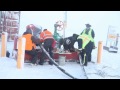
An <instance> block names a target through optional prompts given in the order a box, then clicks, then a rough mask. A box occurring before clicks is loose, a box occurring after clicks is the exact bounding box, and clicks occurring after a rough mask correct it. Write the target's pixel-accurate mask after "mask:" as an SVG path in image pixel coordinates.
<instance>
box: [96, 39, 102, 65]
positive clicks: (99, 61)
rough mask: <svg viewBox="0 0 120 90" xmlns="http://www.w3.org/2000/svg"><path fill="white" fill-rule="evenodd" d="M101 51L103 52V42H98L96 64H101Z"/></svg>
mask: <svg viewBox="0 0 120 90" xmlns="http://www.w3.org/2000/svg"><path fill="white" fill-rule="evenodd" d="M102 50H103V42H102V41H99V42H98V55H97V63H99V64H100V63H101V57H102Z"/></svg>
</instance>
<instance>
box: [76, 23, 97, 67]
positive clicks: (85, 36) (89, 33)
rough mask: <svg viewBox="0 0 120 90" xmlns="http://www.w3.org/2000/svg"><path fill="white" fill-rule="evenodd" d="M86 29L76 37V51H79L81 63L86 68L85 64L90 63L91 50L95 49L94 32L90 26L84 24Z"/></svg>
mask: <svg viewBox="0 0 120 90" xmlns="http://www.w3.org/2000/svg"><path fill="white" fill-rule="evenodd" d="M85 25H86V28H85V29H84V30H83V31H82V33H81V34H80V35H79V36H78V38H77V39H78V50H79V51H80V54H81V58H82V62H83V64H84V65H85V66H87V62H90V61H91V53H92V49H95V42H94V37H95V33H94V30H93V29H91V25H90V24H85Z"/></svg>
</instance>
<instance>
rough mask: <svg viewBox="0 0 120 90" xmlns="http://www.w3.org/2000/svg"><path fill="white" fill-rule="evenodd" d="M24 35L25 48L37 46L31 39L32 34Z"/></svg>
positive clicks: (30, 48)
mask: <svg viewBox="0 0 120 90" xmlns="http://www.w3.org/2000/svg"><path fill="white" fill-rule="evenodd" d="M23 37H25V38H26V45H25V50H32V48H34V49H35V48H36V45H35V44H34V43H33V42H32V40H31V37H32V35H31V34H25V35H23Z"/></svg>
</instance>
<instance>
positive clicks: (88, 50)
mask: <svg viewBox="0 0 120 90" xmlns="http://www.w3.org/2000/svg"><path fill="white" fill-rule="evenodd" d="M78 48H82V39H78ZM92 49H93V42H91V41H90V42H89V43H88V44H87V45H86V46H85V49H83V50H82V52H81V53H80V55H81V57H82V60H84V59H85V63H84V65H86V66H87V62H90V61H91V53H92ZM85 54H86V55H85Z"/></svg>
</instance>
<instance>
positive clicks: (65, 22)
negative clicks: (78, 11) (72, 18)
mask: <svg viewBox="0 0 120 90" xmlns="http://www.w3.org/2000/svg"><path fill="white" fill-rule="evenodd" d="M66 28H67V11H65V12H64V30H63V38H65V29H66Z"/></svg>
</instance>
